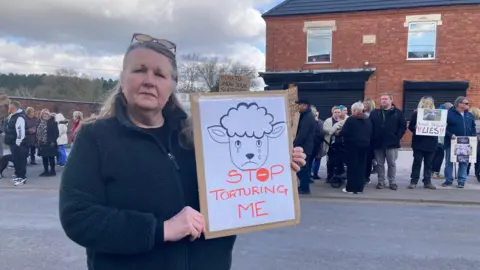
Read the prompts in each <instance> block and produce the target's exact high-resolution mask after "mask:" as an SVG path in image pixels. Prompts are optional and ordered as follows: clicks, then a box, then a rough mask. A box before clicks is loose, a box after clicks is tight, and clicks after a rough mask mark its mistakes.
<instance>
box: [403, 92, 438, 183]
mask: <svg viewBox="0 0 480 270" xmlns="http://www.w3.org/2000/svg"><path fill="white" fill-rule="evenodd" d="M423 109H435V105H434V102H433V99H432V98H431V97H423V98H422V99H421V100H420V102H419V103H418V109H417V110H415V111H414V112H413V114H412V118H411V119H410V123H409V125H408V129H409V130H410V131H411V132H412V133H413V136H412V149H413V164H412V172H411V174H410V179H411V180H410V185H409V186H408V188H409V189H414V188H415V187H416V186H417V184H418V180H419V179H420V169H421V168H422V161H423V187H424V188H426V189H436V187H435V186H434V185H433V184H432V163H433V156H434V155H435V151H436V149H437V144H438V137H435V136H421V135H417V132H416V129H417V117H418V110H423Z"/></svg>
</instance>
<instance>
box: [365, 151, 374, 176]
mask: <svg viewBox="0 0 480 270" xmlns="http://www.w3.org/2000/svg"><path fill="white" fill-rule="evenodd" d="M374 158H375V153H374V150H373V148H372V147H370V148H368V150H367V163H366V167H365V181H366V180H367V179H370V175H371V174H372V163H373V159H374Z"/></svg>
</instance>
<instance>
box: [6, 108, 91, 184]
mask: <svg viewBox="0 0 480 270" xmlns="http://www.w3.org/2000/svg"><path fill="white" fill-rule="evenodd" d="M82 120H83V114H82V112H80V111H75V112H74V113H73V123H72V125H71V129H70V132H69V131H68V123H69V121H68V120H67V119H66V118H65V117H64V116H63V114H61V113H55V112H50V111H49V110H48V109H43V110H41V111H40V113H37V112H35V110H34V109H33V108H32V107H27V108H26V109H25V110H24V109H22V107H21V104H20V103H19V102H18V101H12V102H11V103H10V104H9V105H8V117H6V118H5V119H4V121H3V130H2V131H1V136H2V137H4V138H3V139H0V146H1V147H0V152H1V153H0V154H1V156H2V157H5V156H7V155H5V156H4V155H3V146H4V145H6V146H8V148H9V149H10V152H11V159H9V160H6V159H5V160H4V162H11V163H12V164H10V166H11V167H13V168H14V170H15V171H14V174H13V184H14V185H15V186H21V185H24V184H25V183H26V181H27V164H28V163H30V165H37V162H36V160H37V159H36V157H37V156H38V157H40V158H41V159H42V164H43V169H44V170H43V172H42V173H41V174H40V175H39V176H40V177H51V176H55V175H56V170H55V168H56V167H57V166H59V167H63V166H65V164H66V161H67V153H66V149H65V147H66V146H67V145H68V144H71V143H73V139H74V136H75V134H76V132H77V130H78V127H79V126H80V123H81V121H82Z"/></svg>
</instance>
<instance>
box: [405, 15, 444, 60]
mask: <svg viewBox="0 0 480 270" xmlns="http://www.w3.org/2000/svg"><path fill="white" fill-rule="evenodd" d="M436 41H437V23H435V22H412V23H409V24H408V48H407V50H408V57H407V58H408V59H410V60H422V59H434V58H435V46H436Z"/></svg>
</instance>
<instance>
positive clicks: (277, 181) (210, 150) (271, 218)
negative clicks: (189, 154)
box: [190, 91, 300, 239]
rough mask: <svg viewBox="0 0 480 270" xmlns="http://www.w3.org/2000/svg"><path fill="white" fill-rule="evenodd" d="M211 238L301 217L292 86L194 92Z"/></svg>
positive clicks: (201, 188)
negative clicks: (291, 134) (293, 161)
mask: <svg viewBox="0 0 480 270" xmlns="http://www.w3.org/2000/svg"><path fill="white" fill-rule="evenodd" d="M190 102H191V108H192V116H193V126H194V139H195V153H196V157H197V172H198V186H199V197H200V207H201V212H202V214H203V215H204V217H205V221H206V233H205V237H206V238H207V239H208V238H216V237H222V236H227V235H233V234H239V233H247V232H252V231H258V230H265V229H270V228H278V227H283V226H292V225H296V224H298V222H299V220H300V204H299V198H298V190H297V185H296V174H295V172H294V171H293V170H291V168H290V162H291V159H292V157H291V153H292V151H293V146H292V144H291V141H290V138H289V132H290V127H289V125H288V124H287V123H289V122H290V119H289V118H290V117H289V113H288V112H289V111H288V94H287V92H286V91H266V92H243V93H231V94H227V93H197V94H192V95H191V96H190Z"/></svg>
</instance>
